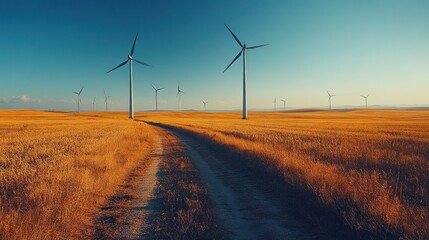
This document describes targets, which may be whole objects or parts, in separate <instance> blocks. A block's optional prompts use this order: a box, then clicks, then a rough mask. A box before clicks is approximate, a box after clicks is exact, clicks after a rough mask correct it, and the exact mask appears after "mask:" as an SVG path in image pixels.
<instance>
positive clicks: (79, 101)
mask: <svg viewBox="0 0 429 240" xmlns="http://www.w3.org/2000/svg"><path fill="white" fill-rule="evenodd" d="M82 90H83V87H82V88H81V89H80V91H79V92H73V93H74V94H76V95H77V100H76V107H77V108H76V110H77V112H79V103H81V102H82V101H81V100H80V94H81V93H82Z"/></svg>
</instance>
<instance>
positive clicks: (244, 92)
mask: <svg viewBox="0 0 429 240" xmlns="http://www.w3.org/2000/svg"><path fill="white" fill-rule="evenodd" d="M225 27H226V28H227V29H228V31H229V32H230V33H231V35H232V36H233V37H234V39H235V41H236V42H237V43H238V45H240V47H241V50H240V52H239V53H238V54H237V56H235V58H234V60H232V62H231V63H230V64H229V65H228V67H226V69H225V70H224V71H223V72H225V71H226V70H228V68H229V67H230V66H231V65H232V64H233V63H234V62H235V61H236V60H237V59H238V58H239V57H240V56H241V54H243V119H247V95H246V93H247V90H246V89H247V88H246V51H247V50H248V49H255V48H259V47H263V46H267V45H268V44H262V45H257V46H253V47H247V46H246V44H242V43H241V42H240V40H238V38H237V36H235V34H234V33H233V32H232V31H231V29H229V27H228V26H227V25H226V24H225Z"/></svg>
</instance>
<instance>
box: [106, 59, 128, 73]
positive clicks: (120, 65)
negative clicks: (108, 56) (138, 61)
mask: <svg viewBox="0 0 429 240" xmlns="http://www.w3.org/2000/svg"><path fill="white" fill-rule="evenodd" d="M127 63H128V59H127V60H126V61H125V62H123V63H121V64H119V65H118V66H116V67H115V68H113V69H112V70H110V71H108V72H107V73H109V72H111V71H113V70H115V69H117V68H120V67H122V66H124V65H125V64H127Z"/></svg>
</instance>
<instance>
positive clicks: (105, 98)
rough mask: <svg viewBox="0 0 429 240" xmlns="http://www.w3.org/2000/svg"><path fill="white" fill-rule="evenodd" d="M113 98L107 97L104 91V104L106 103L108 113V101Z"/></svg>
mask: <svg viewBox="0 0 429 240" xmlns="http://www.w3.org/2000/svg"><path fill="white" fill-rule="evenodd" d="M111 97H112V96H107V95H106V91H104V102H105V103H106V112H107V100H109V98H111Z"/></svg>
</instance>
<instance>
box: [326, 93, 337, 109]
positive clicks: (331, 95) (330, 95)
mask: <svg viewBox="0 0 429 240" xmlns="http://www.w3.org/2000/svg"><path fill="white" fill-rule="evenodd" d="M326 92H327V93H328V96H329V110H331V109H332V105H331V98H332V97H335V95H333V94H330V93H329V92H328V91H326Z"/></svg>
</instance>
